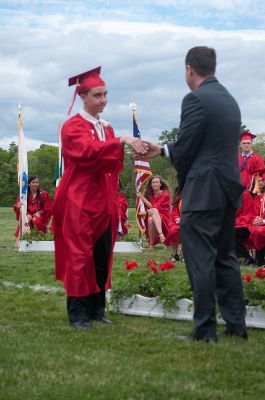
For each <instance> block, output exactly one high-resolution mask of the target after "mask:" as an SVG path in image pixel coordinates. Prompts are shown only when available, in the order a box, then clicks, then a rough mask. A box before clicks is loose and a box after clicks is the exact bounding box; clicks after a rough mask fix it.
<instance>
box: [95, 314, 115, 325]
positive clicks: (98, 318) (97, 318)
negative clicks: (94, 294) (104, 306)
mask: <svg viewBox="0 0 265 400" xmlns="http://www.w3.org/2000/svg"><path fill="white" fill-rule="evenodd" d="M92 319H93V320H94V321H98V322H102V323H103V324H109V325H110V324H112V321H111V320H110V319H108V318H106V317H105V316H104V315H101V314H97V315H95V316H94V317H92Z"/></svg>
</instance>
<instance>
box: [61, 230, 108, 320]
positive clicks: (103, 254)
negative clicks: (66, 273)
mask: <svg viewBox="0 0 265 400" xmlns="http://www.w3.org/2000/svg"><path fill="white" fill-rule="evenodd" d="M111 248H112V229H111V226H109V228H108V229H107V230H106V231H105V232H104V233H103V235H102V236H101V237H100V238H99V239H98V241H97V242H96V243H95V245H94V248H93V257H94V263H95V268H96V280H97V285H98V287H99V288H100V292H99V293H92V294H90V295H89V296H85V297H67V312H68V318H69V321H70V322H77V321H80V320H84V321H88V320H90V319H93V318H95V317H96V316H97V315H104V312H105V302H106V301H105V284H106V281H107V277H108V263H109V258H110V255H111Z"/></svg>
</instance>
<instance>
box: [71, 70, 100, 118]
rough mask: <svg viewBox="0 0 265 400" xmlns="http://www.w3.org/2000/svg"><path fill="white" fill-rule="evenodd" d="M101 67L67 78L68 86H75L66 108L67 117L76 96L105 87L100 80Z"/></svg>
mask: <svg viewBox="0 0 265 400" xmlns="http://www.w3.org/2000/svg"><path fill="white" fill-rule="evenodd" d="M100 71H101V67H97V68H94V69H91V70H90V71H86V72H83V73H82V74H79V75H76V76H72V78H69V81H68V86H72V85H76V88H75V92H74V95H73V98H72V101H71V104H70V106H69V108H68V111H67V115H70V113H71V111H72V108H73V105H74V102H75V99H76V95H77V93H78V94H81V93H83V92H85V91H86V90H89V89H92V88H94V87H97V86H105V82H104V81H103V80H102V79H101V78H100Z"/></svg>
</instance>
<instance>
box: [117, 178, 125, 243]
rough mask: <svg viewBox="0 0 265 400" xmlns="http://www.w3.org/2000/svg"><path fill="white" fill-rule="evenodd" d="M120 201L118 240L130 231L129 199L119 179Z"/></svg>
mask: <svg viewBox="0 0 265 400" xmlns="http://www.w3.org/2000/svg"><path fill="white" fill-rule="evenodd" d="M118 202H119V228H118V236H117V240H120V239H122V238H123V237H124V236H125V235H127V233H128V225H127V224H128V200H127V197H126V194H125V191H124V188H123V185H122V183H121V180H120V179H119V186H118Z"/></svg>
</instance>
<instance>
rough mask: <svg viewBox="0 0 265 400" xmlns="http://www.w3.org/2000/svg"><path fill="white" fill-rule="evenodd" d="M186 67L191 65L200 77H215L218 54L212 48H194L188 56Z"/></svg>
mask: <svg viewBox="0 0 265 400" xmlns="http://www.w3.org/2000/svg"><path fill="white" fill-rule="evenodd" d="M185 65H190V66H191V67H192V68H193V69H194V70H195V72H197V74H199V75H200V76H208V75H214V74H215V67H216V52H215V50H214V49H213V48H212V47H207V46H196V47H193V48H192V49H190V50H189V51H188V53H187V55H186V58H185Z"/></svg>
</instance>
